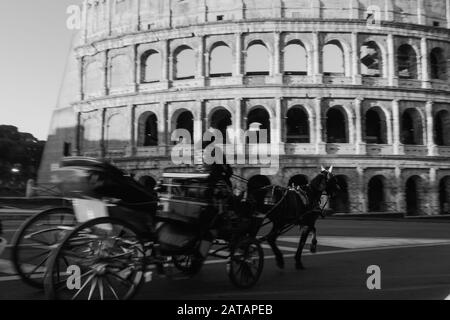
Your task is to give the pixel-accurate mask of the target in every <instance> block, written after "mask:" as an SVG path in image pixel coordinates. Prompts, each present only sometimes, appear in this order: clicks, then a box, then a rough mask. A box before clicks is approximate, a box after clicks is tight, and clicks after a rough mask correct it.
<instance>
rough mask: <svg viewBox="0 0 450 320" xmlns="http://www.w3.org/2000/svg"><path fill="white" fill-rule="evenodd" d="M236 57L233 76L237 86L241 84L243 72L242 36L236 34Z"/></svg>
mask: <svg viewBox="0 0 450 320" xmlns="http://www.w3.org/2000/svg"><path fill="white" fill-rule="evenodd" d="M235 37H236V38H235V41H236V56H235V70H234V76H235V77H236V79H237V82H238V83H239V84H242V83H243V78H244V77H243V70H242V35H241V34H240V33H236V35H235Z"/></svg>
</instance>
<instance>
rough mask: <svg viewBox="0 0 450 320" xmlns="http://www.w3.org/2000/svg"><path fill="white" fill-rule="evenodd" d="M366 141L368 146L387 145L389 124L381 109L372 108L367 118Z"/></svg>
mask: <svg viewBox="0 0 450 320" xmlns="http://www.w3.org/2000/svg"><path fill="white" fill-rule="evenodd" d="M365 127H366V130H365V141H366V142H367V143H368V144H387V143H388V141H387V123H386V119H385V116H384V113H383V111H382V110H381V109H380V108H378V107H377V108H371V109H370V110H368V111H367V113H366V118H365Z"/></svg>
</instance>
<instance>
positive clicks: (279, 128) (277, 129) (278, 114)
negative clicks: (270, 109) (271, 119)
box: [271, 97, 283, 148]
mask: <svg viewBox="0 0 450 320" xmlns="http://www.w3.org/2000/svg"><path fill="white" fill-rule="evenodd" d="M282 119H283V98H281V97H278V98H276V99H275V123H274V124H275V125H274V126H272V127H273V129H274V130H273V131H272V135H271V136H272V138H271V142H272V143H275V144H277V145H280V148H281V144H282V143H283V140H282V136H283V135H282V132H283V120H282Z"/></svg>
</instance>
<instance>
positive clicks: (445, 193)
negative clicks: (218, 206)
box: [40, 0, 450, 215]
mask: <svg viewBox="0 0 450 320" xmlns="http://www.w3.org/2000/svg"><path fill="white" fill-rule="evenodd" d="M84 5H85V10H84V15H85V17H86V19H85V21H86V23H85V25H84V28H83V30H82V31H81V32H80V36H79V38H78V40H77V41H78V42H77V44H76V46H75V48H74V50H73V53H72V55H73V57H72V60H73V61H72V62H73V63H72V69H71V71H70V72H71V75H72V76H71V77H69V78H70V79H69V80H66V81H67V82H69V83H70V84H71V88H72V90H73V93H74V95H73V99H71V101H70V102H64V103H61V104H60V105H59V106H58V110H56V111H55V117H54V120H53V124H52V128H53V130H52V133H51V135H50V137H49V143H48V146H47V150H46V153H45V155H44V162H43V164H42V168H41V177H40V179H41V181H42V182H47V181H48V177H49V175H50V174H49V172H50V169H51V167H52V166H54V165H55V164H56V163H58V160H59V159H60V157H61V156H63V155H64V153H66V155H67V154H72V155H75V154H76V155H86V156H95V157H105V158H108V159H112V160H113V161H114V162H115V163H116V164H117V165H118V166H120V167H122V168H124V169H127V170H129V171H131V172H133V173H135V174H136V176H137V178H144V177H147V178H152V179H154V180H157V179H158V178H159V177H160V176H161V174H162V172H163V171H164V170H165V169H167V168H170V167H171V166H173V165H172V163H171V161H170V157H169V155H170V151H171V148H172V147H173V144H172V143H171V141H170V134H171V132H172V131H173V130H174V129H176V128H179V127H180V126H181V127H183V126H184V127H190V126H191V127H192V128H191V130H192V132H193V134H194V139H196V140H198V139H199V137H201V134H202V132H203V131H204V130H206V129H207V128H209V127H211V126H214V124H213V122H214V121H213V118H214V117H215V113H216V112H218V111H221V110H222V113H223V114H224V112H225V111H226V114H227V115H228V116H229V118H230V120H231V123H232V128H235V129H244V130H245V129H247V127H248V125H249V121H250V120H249V119H250V118H252V117H253V115H251V113H252V112H253V111H254V110H259V113H258V115H255V116H256V117H259V118H258V119H259V120H260V121H259V120H258V121H259V122H261V123H264V121H267V126H268V129H270V137H271V143H272V144H276V145H279V148H280V153H281V155H282V156H281V160H280V161H281V167H282V168H281V170H280V174H278V175H276V176H270V177H268V179H269V180H270V181H271V182H272V183H277V184H282V185H287V184H288V183H289V182H292V181H293V180H291V179H292V178H293V177H295V176H299V175H303V176H304V177H303V178H304V179H311V178H312V177H314V176H315V175H316V174H317V172H318V168H320V165H321V164H323V165H327V166H330V165H334V167H335V172H336V174H337V175H339V176H340V179H341V181H342V183H343V185H347V190H346V192H343V193H342V194H341V195H340V198H339V199H337V200H335V201H334V202H333V203H332V204H331V205H332V206H333V207H334V208H335V209H336V210H337V211H343V212H351V213H364V212H381V211H382V212H392V213H394V212H409V213H410V214H427V215H434V214H439V213H445V212H447V211H448V206H449V205H448V203H449V202H450V192H449V191H450V186H449V185H450V182H449V180H450V133H449V132H450V77H449V76H448V75H449V72H450V61H448V59H449V57H450V0H359V1H358V0H326V1H320V0H312V1H311V0H171V1H169V0H85V2H84ZM215 50H221V53H220V55H218V52H219V51H215ZM292 57H294V58H292ZM255 60H257V61H259V63H258V64H259V65H256V66H253V65H252V64H253V62H254V61H255ZM74 79H76V81H74ZM186 116H187V118H186V119H188V118H189V117H191V119H188V120H183V121H188V122H189V121H192V120H193V121H192V123H195V125H194V124H189V123H187V124H186V123H185V124H183V123H181V120H180V117H186ZM263 118H264V119H263ZM183 119H184V118H183ZM199 123H200V125H198V124H199ZM149 135H152V139H153V140H148V139H146V136H149ZM68 146H69V148H68ZM68 149H71V150H69V151H68ZM235 170H236V173H237V174H240V175H242V176H243V177H245V178H252V177H253V176H254V175H256V174H257V172H258V170H257V169H256V168H252V167H247V166H237V167H236V168H235ZM297 178H298V177H297ZM344 189H345V188H344Z"/></svg>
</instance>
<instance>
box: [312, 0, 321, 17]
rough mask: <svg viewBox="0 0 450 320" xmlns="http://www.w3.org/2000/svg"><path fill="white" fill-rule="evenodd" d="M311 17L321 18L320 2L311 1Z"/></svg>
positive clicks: (318, 0)
mask: <svg viewBox="0 0 450 320" xmlns="http://www.w3.org/2000/svg"><path fill="white" fill-rule="evenodd" d="M311 9H312V17H313V18H314V19H320V18H321V15H322V14H321V3H320V0H311Z"/></svg>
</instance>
